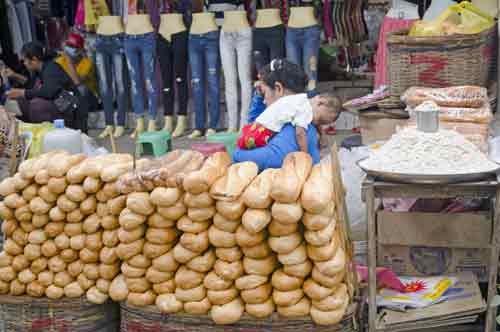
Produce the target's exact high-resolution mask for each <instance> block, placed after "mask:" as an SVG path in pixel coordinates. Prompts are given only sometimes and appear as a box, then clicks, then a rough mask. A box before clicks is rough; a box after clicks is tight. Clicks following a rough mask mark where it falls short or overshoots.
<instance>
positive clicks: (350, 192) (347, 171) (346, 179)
mask: <svg viewBox="0 0 500 332" xmlns="http://www.w3.org/2000/svg"><path fill="white" fill-rule="evenodd" d="M369 154H370V148H368V147H366V146H361V147H358V148H352V149H350V150H348V149H344V148H341V149H340V150H339V161H340V166H341V171H342V181H343V183H344V187H345V189H346V197H345V199H346V204H347V211H348V214H349V223H350V225H351V227H352V228H358V227H362V226H364V225H366V206H365V203H364V202H363V200H362V199H361V184H362V182H363V179H364V177H365V173H364V172H363V171H362V170H361V168H359V167H358V165H356V162H357V161H359V160H361V159H363V158H366V157H368V155H369Z"/></svg>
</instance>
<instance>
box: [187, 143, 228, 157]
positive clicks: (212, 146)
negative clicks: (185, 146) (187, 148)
mask: <svg viewBox="0 0 500 332" xmlns="http://www.w3.org/2000/svg"><path fill="white" fill-rule="evenodd" d="M191 150H194V151H198V152H200V153H201V154H202V155H204V156H205V157H208V156H210V155H212V154H214V153H216V152H224V151H226V147H225V146H224V144H222V143H199V144H193V145H191Z"/></svg>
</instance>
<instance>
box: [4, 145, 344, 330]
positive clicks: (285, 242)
mask: <svg viewBox="0 0 500 332" xmlns="http://www.w3.org/2000/svg"><path fill="white" fill-rule="evenodd" d="M55 160H58V162H57V163H56V162H55ZM134 164H135V167H136V169H135V170H133V167H134ZM51 165H58V166H57V167H55V166H54V167H51ZM52 168H57V171H54V170H52ZM334 194H335V193H334V192H333V184H332V175H331V164H329V163H325V164H319V165H316V166H312V160H311V157H310V156H309V155H308V154H305V153H300V152H299V153H291V154H289V155H288V156H287V157H286V158H285V161H284V163H283V167H282V168H281V169H268V170H265V171H264V172H262V173H261V174H258V168H257V165H255V164H254V163H252V162H243V163H238V164H231V160H230V158H229V156H228V155H227V153H225V152H224V153H215V154H213V155H211V156H210V157H209V158H208V159H206V160H205V159H204V158H203V156H202V155H201V154H199V153H197V152H194V151H173V152H171V153H169V154H167V155H166V156H165V157H163V158H161V159H159V160H154V161H147V160H139V161H137V162H136V163H134V162H133V161H132V159H131V157H130V156H126V155H110V156H104V157H95V158H87V159H85V157H83V156H79V155H78V156H69V155H67V154H65V153H62V154H61V153H50V154H47V155H44V156H42V157H41V158H39V159H36V160H33V161H30V162H29V163H25V164H23V165H22V167H21V169H20V173H18V174H16V176H14V177H13V178H9V179H7V180H5V181H3V182H2V183H1V184H0V195H2V196H4V197H5V199H4V201H3V202H1V203H0V216H1V217H2V218H3V219H4V220H5V221H4V223H3V225H2V229H3V231H4V233H5V235H6V236H7V240H6V244H5V251H4V252H3V253H2V255H1V257H0V293H2V294H7V293H10V294H13V295H21V294H24V293H27V294H28V295H31V296H43V295H44V294H46V295H47V296H48V297H51V298H60V297H62V296H64V295H65V296H69V297H77V296H82V295H83V294H84V293H85V292H86V294H87V298H88V299H89V300H90V301H92V302H94V303H103V302H104V301H106V300H107V299H108V296H109V297H110V298H111V299H112V300H114V301H126V302H127V303H128V304H130V305H134V306H148V305H156V307H157V308H158V309H159V310H160V311H162V312H164V313H168V314H175V313H180V312H185V313H188V314H198V315H205V314H210V316H211V318H212V319H213V320H214V322H216V323H217V324H231V323H234V322H236V321H238V320H239V319H240V318H241V317H242V315H243V314H244V313H247V314H249V315H251V316H253V317H256V318H265V317H269V316H270V315H272V314H273V313H274V312H276V311H277V312H278V313H279V314H280V315H281V316H284V317H290V318H298V317H306V316H309V315H310V316H311V317H312V319H313V320H314V322H316V323H318V324H336V323H338V322H339V321H340V320H341V319H342V317H343V316H344V314H345V312H346V310H347V306H348V304H349V300H350V296H349V294H348V292H347V286H346V285H345V284H344V283H343V282H344V275H345V273H346V271H345V270H346V255H345V251H344V249H345V246H344V244H343V243H341V240H340V237H339V234H340V233H339V229H338V227H336V226H337V222H336V218H335V215H336V213H335V212H336V210H335V204H334V203H333V201H334V200H333V198H334Z"/></svg>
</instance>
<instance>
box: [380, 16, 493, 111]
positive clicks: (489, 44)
mask: <svg viewBox="0 0 500 332" xmlns="http://www.w3.org/2000/svg"><path fill="white" fill-rule="evenodd" d="M408 32H409V30H408V29H405V30H400V31H396V32H393V33H390V34H389V36H388V37H387V48H388V50H389V54H388V57H389V59H388V61H387V76H388V85H389V91H390V94H391V96H390V97H389V98H388V99H385V100H384V101H383V102H380V103H379V107H382V108H397V107H401V101H400V96H401V95H402V94H403V93H404V92H405V91H406V90H407V89H408V88H410V87H412V86H419V87H428V88H442V87H449V86H458V85H478V86H484V87H487V86H488V81H489V80H491V79H493V80H496V75H497V74H496V72H497V68H496V64H497V55H496V54H497V44H498V37H497V27H496V25H495V26H494V27H492V28H491V29H488V30H486V31H483V32H481V33H479V34H473V35H451V36H436V37H410V36H408Z"/></svg>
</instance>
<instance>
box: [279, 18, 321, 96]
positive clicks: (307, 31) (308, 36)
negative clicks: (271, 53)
mask: <svg viewBox="0 0 500 332" xmlns="http://www.w3.org/2000/svg"><path fill="white" fill-rule="evenodd" d="M320 35H321V30H320V28H319V26H317V25H315V26H311V27H308V28H288V30H287V33H286V57H287V59H288V60H290V61H292V62H294V63H296V64H298V65H299V66H302V68H303V69H304V71H305V72H306V74H307V76H308V77H309V84H308V86H307V90H308V91H312V90H315V89H316V85H317V82H318V58H319V47H320Z"/></svg>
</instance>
